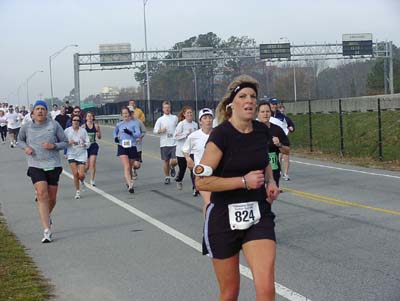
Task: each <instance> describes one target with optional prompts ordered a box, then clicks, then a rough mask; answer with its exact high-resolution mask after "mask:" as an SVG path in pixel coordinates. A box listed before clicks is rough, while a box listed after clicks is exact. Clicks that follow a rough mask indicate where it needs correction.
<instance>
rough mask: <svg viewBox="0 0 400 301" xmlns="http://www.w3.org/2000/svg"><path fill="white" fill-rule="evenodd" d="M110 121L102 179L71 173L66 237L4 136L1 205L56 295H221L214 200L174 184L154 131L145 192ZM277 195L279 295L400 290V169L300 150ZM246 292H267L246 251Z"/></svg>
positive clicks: (346, 296)
mask: <svg viewBox="0 0 400 301" xmlns="http://www.w3.org/2000/svg"><path fill="white" fill-rule="evenodd" d="M111 131H112V129H111V128H107V127H103V136H104V139H103V141H101V142H100V154H99V157H98V165H97V170H98V173H97V176H96V184H97V187H96V188H95V189H91V188H87V189H86V190H85V191H84V192H83V193H82V198H81V199H80V200H75V199H74V189H73V184H72V181H71V178H70V177H69V175H70V169H69V167H68V166H67V165H66V166H65V169H64V171H65V173H64V174H63V175H62V177H61V181H60V189H59V194H58V203H57V206H56V209H55V212H54V214H53V220H54V237H55V240H54V242H53V243H51V244H41V243H40V240H41V235H42V230H41V226H40V222H39V218H38V214H37V210H36V205H35V203H34V201H33V199H34V194H33V188H32V185H31V182H30V179H29V178H28V177H27V176H26V169H27V167H26V161H25V157H24V154H23V152H22V150H19V149H18V150H17V149H11V148H10V147H9V146H8V145H0V164H1V165H0V205H1V208H0V209H1V210H2V212H3V213H4V215H5V217H6V219H7V222H8V225H9V227H10V229H11V230H12V231H13V232H14V233H15V234H16V235H17V236H18V238H19V239H20V240H21V242H22V243H23V244H24V245H25V246H26V247H27V249H28V252H29V254H30V255H31V256H32V257H33V259H34V261H35V262H36V264H37V265H38V267H39V269H40V270H41V271H42V272H43V274H44V276H45V277H46V278H48V279H49V280H50V282H51V283H52V284H53V285H54V288H55V289H54V292H55V295H56V298H55V299H56V300H60V301H66V300H69V301H70V300H85V301H86V300H216V299H217V296H218V287H217V284H216V281H215V276H214V273H213V270H212V264H211V262H210V260H209V258H208V257H205V256H202V255H201V254H200V252H199V249H200V243H201V235H202V233H201V231H202V217H201V207H202V200H201V199H200V198H199V197H198V198H194V197H192V195H191V185H190V183H189V180H188V178H187V175H186V179H185V182H184V189H183V190H182V191H178V190H177V189H176V187H175V184H174V183H171V185H164V184H163V176H162V172H161V167H162V165H161V161H160V159H159V148H158V139H157V138H156V137H154V136H151V135H149V136H147V137H145V141H144V154H145V156H144V164H143V168H142V169H141V170H140V171H139V177H138V180H137V183H136V191H135V194H134V195H131V194H129V193H128V192H127V191H126V188H125V185H124V184H123V172H122V167H121V164H120V162H119V160H118V158H117V157H116V147H115V145H114V144H113V143H112V137H111ZM292 160H293V161H292V165H291V171H290V175H291V178H292V180H291V181H289V182H282V187H283V188H284V193H282V194H281V195H280V197H279V199H278V200H277V201H276V202H275V203H274V205H273V211H274V212H275V214H276V216H277V218H276V234H277V260H276V287H277V300H296V301H297V300H314V301H315V300H363V301H364V300H393V301H395V300H397V301H398V300H400V256H399V255H398V254H399V240H400V188H399V187H400V186H399V184H400V173H396V172H389V171H384V170H375V169H367V168H361V167H355V166H349V165H339V164H330V163H327V162H319V161H314V160H306V159H300V158H292ZM241 263H242V269H241V271H242V279H241V292H240V300H255V295H254V289H253V286H252V281H251V274H250V273H249V270H248V269H247V267H246V262H245V261H244V260H243V259H242V261H241Z"/></svg>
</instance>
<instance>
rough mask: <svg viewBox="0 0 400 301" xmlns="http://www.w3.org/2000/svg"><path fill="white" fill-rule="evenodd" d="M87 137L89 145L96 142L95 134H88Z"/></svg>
mask: <svg viewBox="0 0 400 301" xmlns="http://www.w3.org/2000/svg"><path fill="white" fill-rule="evenodd" d="M88 135H89V139H90V143H93V142H96V140H95V137H96V133H88Z"/></svg>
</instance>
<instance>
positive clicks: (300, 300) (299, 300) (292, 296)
mask: <svg viewBox="0 0 400 301" xmlns="http://www.w3.org/2000/svg"><path fill="white" fill-rule="evenodd" d="M63 174H64V175H66V176H67V177H69V178H70V179H73V176H72V174H70V173H69V172H66V171H63ZM86 188H88V189H91V190H93V191H94V192H96V193H98V194H100V195H101V196H103V197H104V198H106V199H108V200H109V201H111V202H113V203H114V204H116V205H118V206H120V207H122V208H124V209H126V210H127V211H129V212H131V213H132V214H134V215H136V216H137V217H139V218H141V219H143V220H144V221H146V222H148V223H150V224H152V225H153V226H155V227H157V228H159V229H160V230H161V231H163V232H165V233H167V234H169V235H171V236H172V237H175V238H176V239H178V240H180V241H181V242H183V243H184V244H186V245H188V246H189V247H192V248H193V249H195V250H196V251H199V252H200V253H201V252H202V245H201V244H200V243H198V242H197V241H195V240H194V239H192V238H190V237H189V236H186V235H185V234H183V233H181V232H179V231H177V230H175V229H174V228H171V227H170V226H168V225H167V224H164V223H163V222H161V221H159V220H157V219H155V218H153V217H151V216H150V215H147V214H146V213H144V212H142V211H140V210H138V209H136V208H135V207H133V206H131V205H129V204H127V203H125V202H123V201H121V200H120V199H117V198H116V197H114V196H112V195H111V194H108V193H107V192H105V191H103V190H101V189H99V188H97V187H93V186H91V185H88V184H87V185H86ZM239 268H240V274H242V275H243V276H245V277H247V278H249V279H251V280H253V276H252V274H251V271H250V269H249V268H248V267H245V266H244V265H240V267H239ZM275 290H276V293H277V294H278V295H280V296H282V297H284V298H286V299H288V300H291V301H311V299H308V298H306V297H304V296H302V295H300V294H298V293H296V292H294V291H292V290H291V289H289V288H287V287H285V286H283V285H281V284H279V283H276V282H275Z"/></svg>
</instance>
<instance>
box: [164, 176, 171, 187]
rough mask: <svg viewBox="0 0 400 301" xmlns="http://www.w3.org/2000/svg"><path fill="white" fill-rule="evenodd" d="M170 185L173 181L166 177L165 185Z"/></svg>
mask: <svg viewBox="0 0 400 301" xmlns="http://www.w3.org/2000/svg"><path fill="white" fill-rule="evenodd" d="M169 183H171V179H170V178H169V177H165V179H164V184H165V185H168V184H169Z"/></svg>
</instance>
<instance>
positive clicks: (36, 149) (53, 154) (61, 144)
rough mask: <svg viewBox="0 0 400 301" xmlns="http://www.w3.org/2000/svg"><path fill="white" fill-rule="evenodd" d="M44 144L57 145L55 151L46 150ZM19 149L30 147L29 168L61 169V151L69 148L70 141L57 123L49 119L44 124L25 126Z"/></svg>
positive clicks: (30, 123)
mask: <svg viewBox="0 0 400 301" xmlns="http://www.w3.org/2000/svg"><path fill="white" fill-rule="evenodd" d="M43 142H49V143H52V144H55V146H56V147H55V149H51V150H48V149H45V148H43V146H42V143H43ZM18 143H19V145H18V146H19V147H20V148H22V149H25V147H27V146H30V147H31V148H32V149H33V153H32V155H27V156H26V157H27V160H28V166H29V167H36V168H53V167H61V166H62V164H61V159H60V154H59V150H62V149H64V148H66V147H67V144H68V140H67V138H66V136H65V134H64V130H63V129H62V127H61V126H60V124H59V123H58V122H57V121H54V120H51V119H50V118H47V119H46V121H45V122H44V123H43V124H37V123H35V122H34V121H32V122H28V123H26V124H24V125H23V126H22V128H21V130H20V132H19V135H18Z"/></svg>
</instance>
